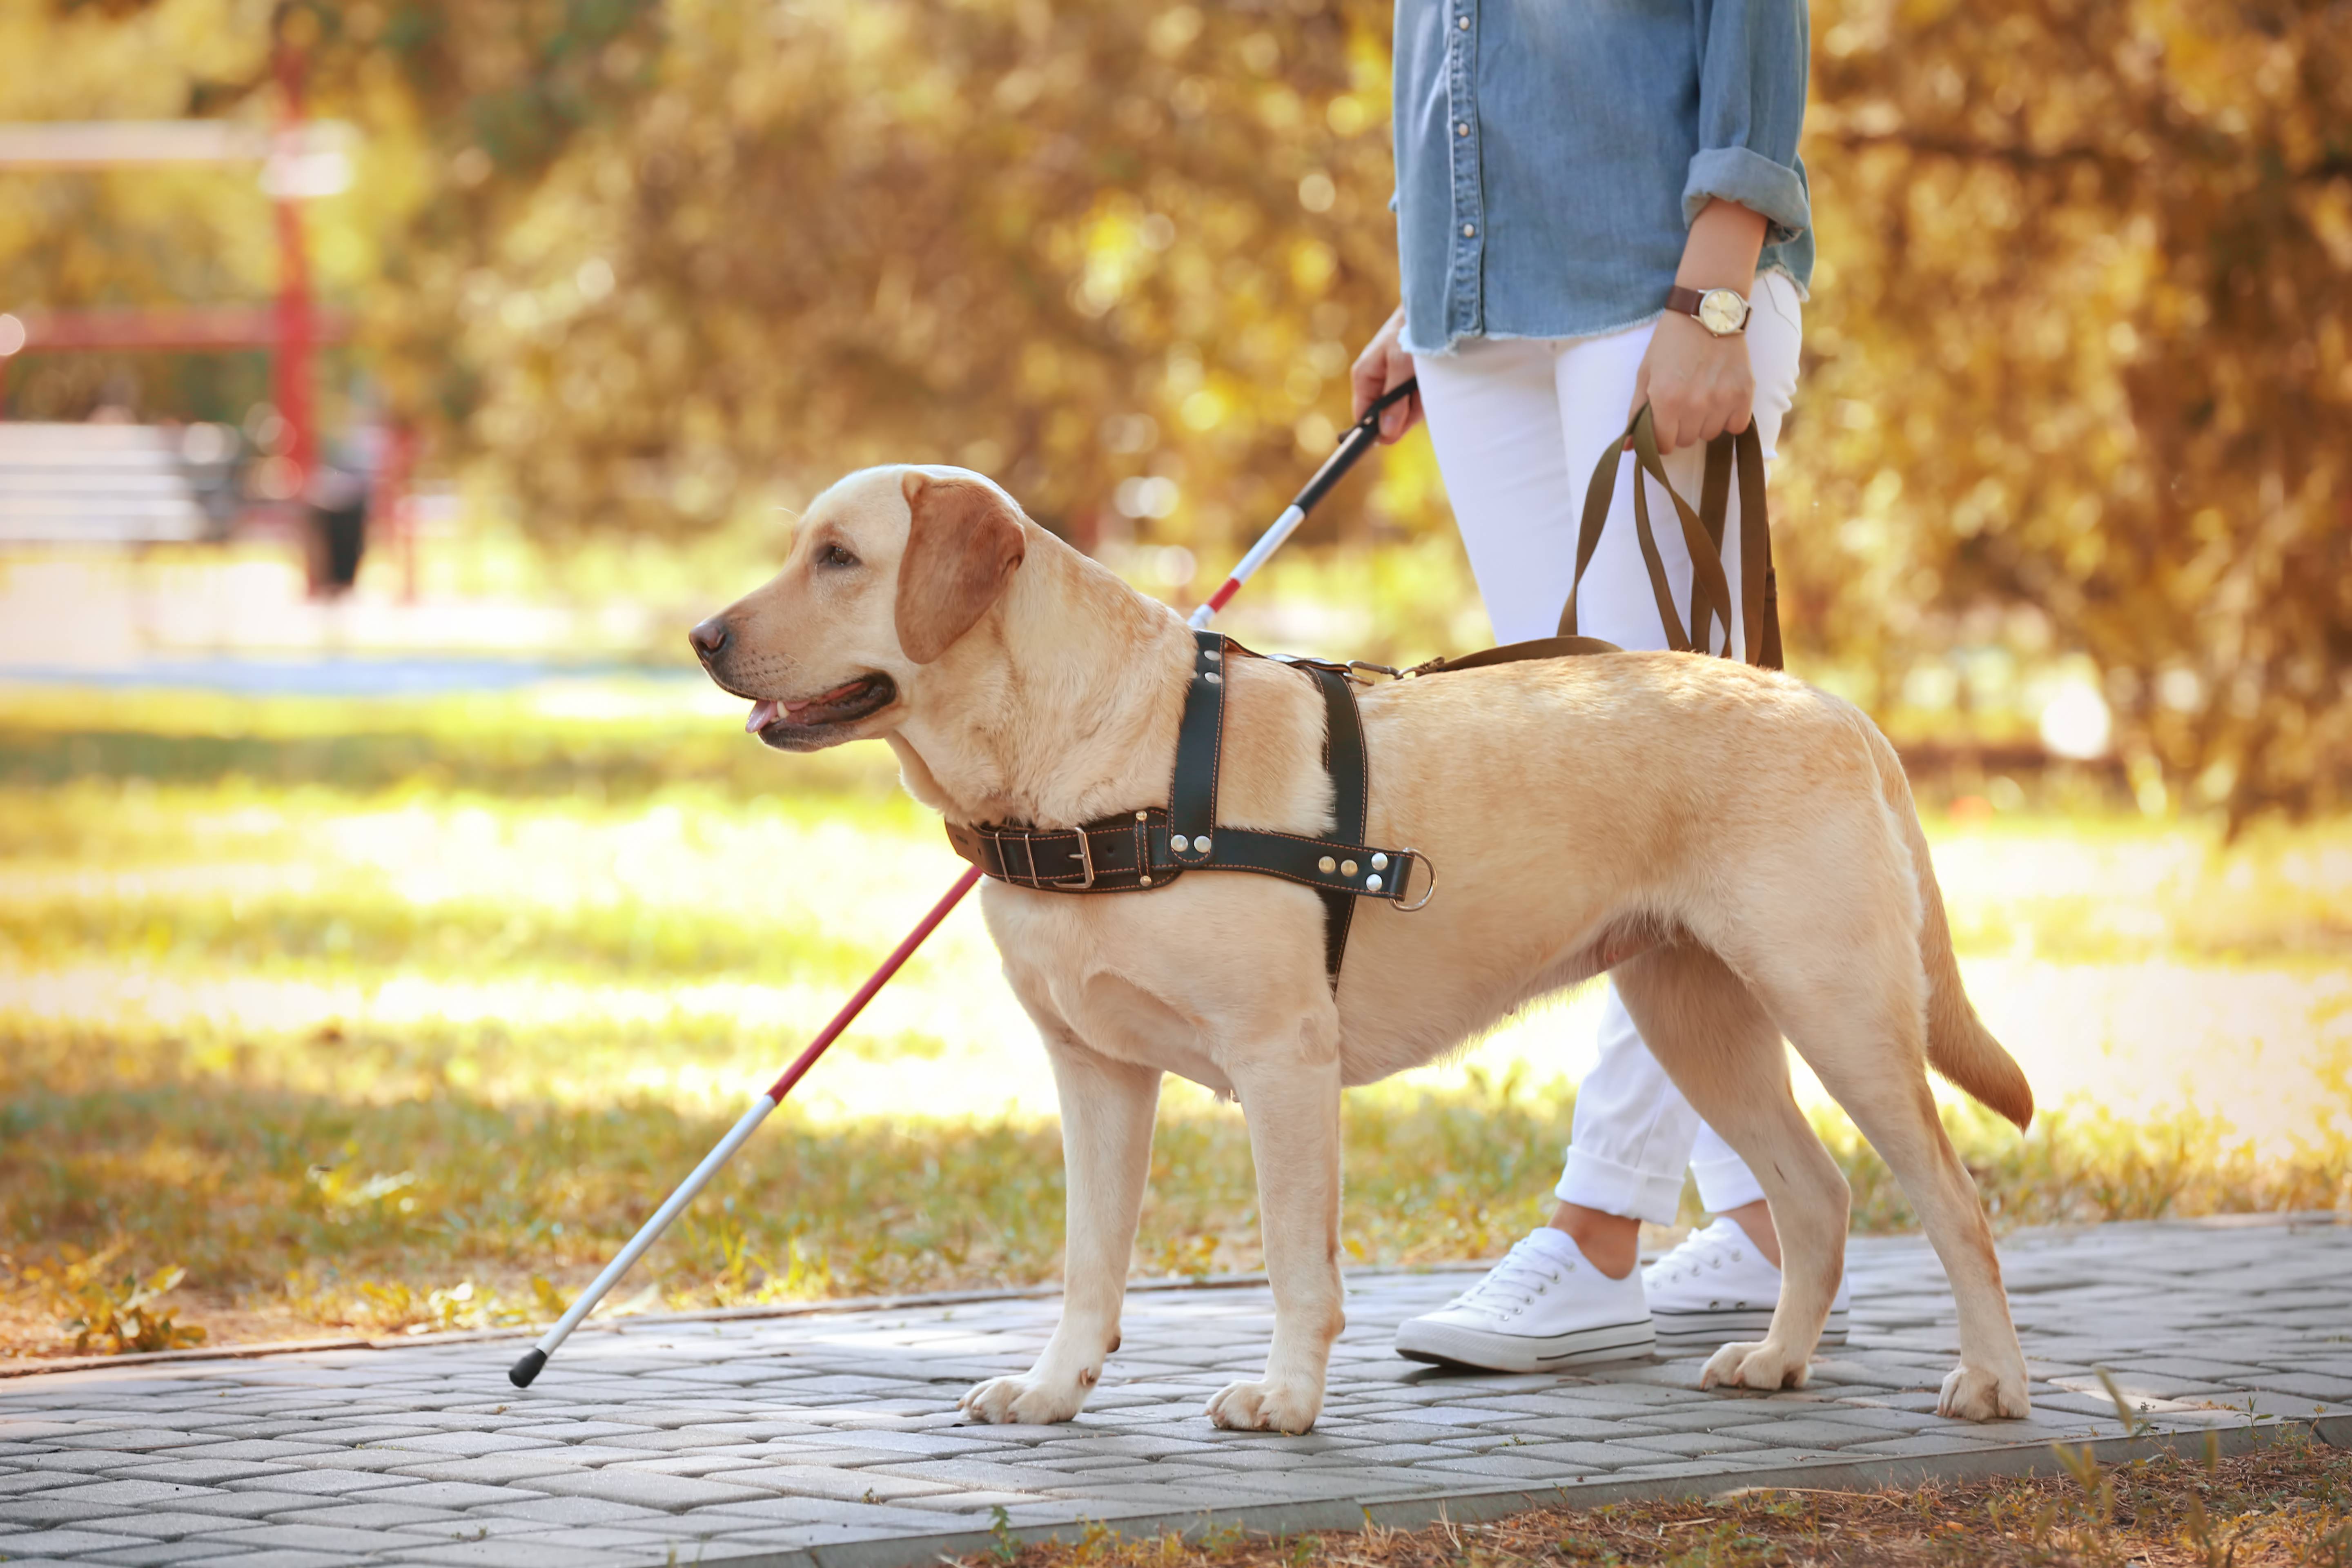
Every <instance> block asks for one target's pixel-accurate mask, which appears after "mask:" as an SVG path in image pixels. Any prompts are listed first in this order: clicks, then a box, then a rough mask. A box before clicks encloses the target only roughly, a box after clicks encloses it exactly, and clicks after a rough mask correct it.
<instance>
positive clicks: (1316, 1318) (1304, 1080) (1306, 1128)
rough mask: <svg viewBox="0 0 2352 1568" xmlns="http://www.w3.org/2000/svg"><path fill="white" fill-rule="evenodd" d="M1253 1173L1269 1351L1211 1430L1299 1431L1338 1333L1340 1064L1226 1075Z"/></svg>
mask: <svg viewBox="0 0 2352 1568" xmlns="http://www.w3.org/2000/svg"><path fill="white" fill-rule="evenodd" d="M1234 1088H1235V1089H1237V1090H1239V1092H1240V1094H1241V1101H1242V1114H1243V1115H1244V1117H1246V1118H1247V1119H1248V1121H1249V1136H1250V1156H1251V1158H1252V1160H1253V1161H1254V1162H1255V1163H1256V1165H1257V1209H1258V1215H1259V1223H1260V1224H1261V1225H1262V1226H1264V1229H1265V1273H1266V1279H1267V1281H1268V1282H1269V1283H1270V1284H1272V1285H1273V1287H1274V1344H1273V1347H1272V1348H1271V1349H1270V1350H1269V1351H1268V1352H1266V1358H1265V1378H1264V1379H1263V1380H1262V1381H1260V1382H1257V1383H1234V1384H1227V1385H1226V1386H1225V1387H1223V1388H1222V1389H1220V1390H1219V1391H1218V1392H1217V1394H1216V1396H1215V1397H1214V1398H1213V1399H1211V1400H1210V1401H1209V1419H1210V1420H1212V1421H1213V1422H1215V1423H1216V1424H1217V1425H1218V1426H1234V1427H1242V1428H1245V1429H1253V1430H1259V1431H1273V1432H1293V1433H1297V1432H1304V1431H1306V1430H1307V1428H1308V1427H1310V1426H1314V1425H1315V1417H1316V1416H1318V1415H1320V1414H1322V1411H1323V1384H1324V1378H1325V1376H1326V1374H1327V1373H1328V1371H1329V1368H1330V1363H1331V1343H1332V1342H1333V1341H1334V1340H1337V1339H1338V1338H1339V1331H1340V1330H1341V1329H1342V1328H1344V1327H1346V1326H1347V1318H1346V1315H1345V1313H1344V1310H1342V1308H1341V1305H1340V1287H1339V1058H1338V1055H1337V1054H1336V1053H1334V1054H1333V1055H1332V1057H1331V1059H1330V1060H1328V1061H1323V1062H1317V1061H1300V1060H1296V1059H1294V1060H1288V1061H1283V1062H1281V1063H1279V1064H1276V1065H1267V1066H1263V1067H1256V1068H1250V1069H1247V1070H1244V1071H1236V1072H1235V1073H1234Z"/></svg>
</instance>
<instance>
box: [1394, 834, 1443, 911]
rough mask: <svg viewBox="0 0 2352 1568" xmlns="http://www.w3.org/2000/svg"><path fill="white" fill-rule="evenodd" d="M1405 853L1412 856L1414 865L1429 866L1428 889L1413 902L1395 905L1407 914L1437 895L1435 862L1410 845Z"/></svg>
mask: <svg viewBox="0 0 2352 1568" xmlns="http://www.w3.org/2000/svg"><path fill="white" fill-rule="evenodd" d="M1405 853H1406V854H1408V855H1410V856H1412V858H1413V863H1414V864H1415V865H1420V866H1426V867H1428V868H1429V890H1428V891H1427V892H1425V893H1423V894H1422V895H1421V898H1420V899H1419V900H1417V901H1415V902H1413V903H1410V904H1399V905H1397V910H1398V912H1399V913H1401V914H1408V915H1409V914H1412V913H1414V912H1415V911H1416V910H1421V909H1422V908H1423V907H1424V906H1426V905H1427V904H1428V902H1429V900H1432V899H1433V898H1435V897H1437V862H1436V861H1434V860H1433V859H1431V858H1429V857H1428V856H1426V855H1424V854H1423V853H1422V852H1421V851H1420V850H1418V849H1415V848H1412V847H1411V846H1407V847H1406V848H1405ZM1398 891H1399V892H1400V893H1402V891H1403V889H1398Z"/></svg>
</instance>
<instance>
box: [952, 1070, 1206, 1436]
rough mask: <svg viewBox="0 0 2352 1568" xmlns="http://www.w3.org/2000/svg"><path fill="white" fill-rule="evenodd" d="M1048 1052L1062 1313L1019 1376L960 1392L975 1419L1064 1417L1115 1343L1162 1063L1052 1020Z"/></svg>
mask: <svg viewBox="0 0 2352 1568" xmlns="http://www.w3.org/2000/svg"><path fill="white" fill-rule="evenodd" d="M1046 1051H1047V1055H1048V1056H1049V1057H1051V1058H1052V1059H1053V1063H1054V1085H1055V1089H1057V1090H1059V1092H1060V1095H1061V1100H1062V1168H1063V1174H1064V1180H1065V1184H1066V1186H1067V1188H1068V1194H1069V1195H1068V1199H1067V1213H1068V1223H1069V1234H1068V1242H1067V1245H1066V1247H1065V1249H1064V1251H1065V1257H1064V1259H1063V1265H1062V1278H1063V1299H1062V1321H1061V1322H1060V1323H1059V1324H1057V1325H1056V1326H1055V1330H1054V1337H1053V1338H1052V1339H1051V1340H1049V1341H1047V1342H1046V1343H1045V1354H1044V1355H1042V1356H1040V1357H1038V1358H1037V1364H1036V1365H1035V1366H1034V1367H1032V1368H1031V1369H1030V1370H1029V1372H1028V1373H1027V1374H1026V1375H1024V1376H1022V1377H998V1378H992V1379H990V1380H989V1381H988V1382H986V1383H983V1384H980V1385H979V1386H977V1387H975V1388H973V1389H972V1390H971V1392H970V1393H968V1394H965V1395H964V1396H963V1401H962V1404H963V1409H964V1412H965V1413H966V1414H967V1415H971V1416H972V1417H974V1418H975V1419H977V1420H982V1421H999V1422H1003V1421H1013V1422H1021V1423H1024V1424H1027V1423H1043V1422H1049V1421H1067V1420H1068V1419H1069V1418H1070V1417H1071V1416H1073V1415H1076V1414H1077V1413H1078V1411H1079V1409H1080V1408H1081V1407H1082V1406H1083V1405H1085V1404H1086V1402H1087V1394H1089V1393H1091V1392H1092V1391H1093V1389H1094V1386H1095V1384H1097V1382H1099V1381H1101V1378H1102V1369H1103V1360H1104V1358H1105V1357H1107V1356H1108V1355H1109V1354H1110V1352H1113V1351H1115V1350H1117V1349H1118V1313H1119V1307H1120V1305H1121V1304H1122V1303H1123V1302H1124V1301H1125V1300H1126V1297H1127V1266H1128V1260H1129V1258H1130V1257H1132V1256H1133V1254H1134V1251H1135V1227H1136V1222H1137V1219H1138V1217H1139V1215H1141V1213H1142V1210H1143V1188H1144V1184H1145V1183H1146V1182H1147V1181H1148V1180H1150V1175H1151V1123H1152V1118H1153V1115H1154V1113H1155V1112H1156V1111H1157V1110H1158V1109H1159V1104H1160V1074H1159V1072H1158V1071H1157V1070H1156V1069H1154V1068H1143V1067H1137V1066H1134V1065H1132V1064H1131V1063H1128V1062H1121V1061H1114V1060H1112V1059H1111V1058H1108V1057H1106V1056H1102V1055H1100V1054H1099V1053H1097V1052H1095V1051H1091V1050H1088V1049H1087V1048H1086V1047H1083V1046H1080V1045H1077V1044H1076V1043H1075V1042H1072V1041H1068V1040H1066V1039H1062V1040H1056V1039H1055V1037H1054V1033H1053V1031H1052V1030H1050V1029H1049V1030H1048V1031H1047V1046H1046Z"/></svg>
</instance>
